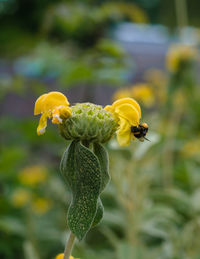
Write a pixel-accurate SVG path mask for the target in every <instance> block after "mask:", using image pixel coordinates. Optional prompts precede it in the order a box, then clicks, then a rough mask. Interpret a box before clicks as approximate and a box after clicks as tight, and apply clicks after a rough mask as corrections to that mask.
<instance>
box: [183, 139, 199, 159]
mask: <svg viewBox="0 0 200 259" xmlns="http://www.w3.org/2000/svg"><path fill="white" fill-rule="evenodd" d="M181 152H182V154H183V156H184V157H186V158H191V157H194V156H198V157H199V155H200V140H199V139H193V140H190V141H188V142H187V143H185V145H184V146H183V148H182V150H181Z"/></svg>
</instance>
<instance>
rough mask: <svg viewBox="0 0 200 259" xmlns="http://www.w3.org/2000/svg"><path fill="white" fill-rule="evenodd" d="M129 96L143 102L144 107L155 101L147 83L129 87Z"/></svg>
mask: <svg viewBox="0 0 200 259" xmlns="http://www.w3.org/2000/svg"><path fill="white" fill-rule="evenodd" d="M131 96H132V97H133V98H135V99H136V100H138V101H139V102H141V103H143V104H144V105H145V106H146V107H150V106H152V105H154V103H155V95H154V92H153V89H152V88H151V86H150V85H149V84H136V85H133V86H132V88H131Z"/></svg>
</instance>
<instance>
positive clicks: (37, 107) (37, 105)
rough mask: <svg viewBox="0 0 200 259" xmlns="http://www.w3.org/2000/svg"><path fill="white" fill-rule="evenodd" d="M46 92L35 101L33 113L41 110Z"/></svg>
mask: <svg viewBox="0 0 200 259" xmlns="http://www.w3.org/2000/svg"><path fill="white" fill-rule="evenodd" d="M46 96H47V94H43V95H41V96H40V97H39V98H38V99H37V100H36V102H35V109H34V115H38V114H40V113H42V112H43V106H44V100H45V98H46Z"/></svg>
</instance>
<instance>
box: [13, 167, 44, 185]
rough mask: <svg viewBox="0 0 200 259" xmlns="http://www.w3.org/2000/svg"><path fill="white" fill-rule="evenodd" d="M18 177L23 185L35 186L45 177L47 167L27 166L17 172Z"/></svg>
mask: <svg viewBox="0 0 200 259" xmlns="http://www.w3.org/2000/svg"><path fill="white" fill-rule="evenodd" d="M18 178H19V181H20V182H21V183H22V184H24V185H28V186H35V185H37V184H39V183H42V182H44V181H45V180H46V179H47V169H46V168H45V167H44V166H40V165H35V166H29V167H26V168H24V169H23V170H22V171H21V172H20V173H19V176H18Z"/></svg>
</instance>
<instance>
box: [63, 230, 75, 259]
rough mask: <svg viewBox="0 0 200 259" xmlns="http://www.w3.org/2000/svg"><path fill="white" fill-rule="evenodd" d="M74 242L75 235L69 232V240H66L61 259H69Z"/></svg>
mask: <svg viewBox="0 0 200 259" xmlns="http://www.w3.org/2000/svg"><path fill="white" fill-rule="evenodd" d="M74 241H75V235H74V234H73V233H72V232H70V234H69V239H68V240H67V243H66V246H65V251H64V256H63V259H69V257H70V255H71V252H72V248H73V245H74Z"/></svg>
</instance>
